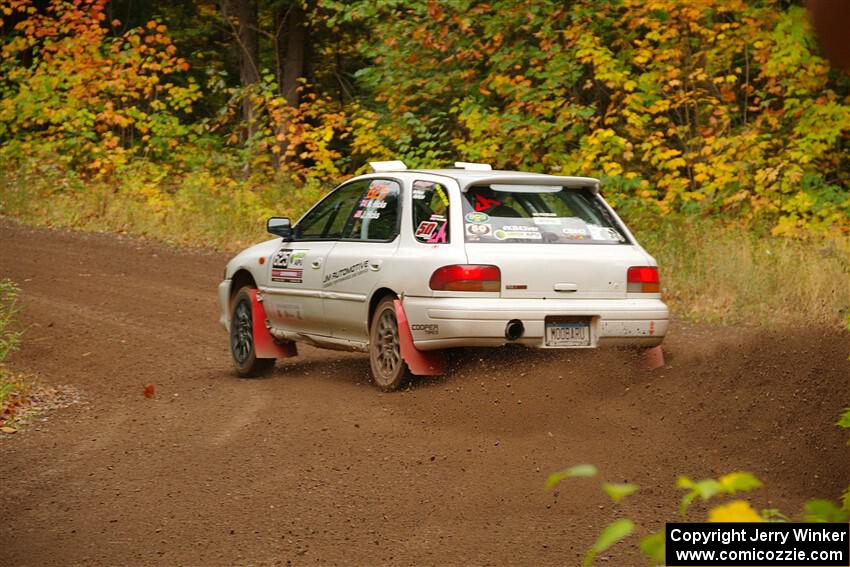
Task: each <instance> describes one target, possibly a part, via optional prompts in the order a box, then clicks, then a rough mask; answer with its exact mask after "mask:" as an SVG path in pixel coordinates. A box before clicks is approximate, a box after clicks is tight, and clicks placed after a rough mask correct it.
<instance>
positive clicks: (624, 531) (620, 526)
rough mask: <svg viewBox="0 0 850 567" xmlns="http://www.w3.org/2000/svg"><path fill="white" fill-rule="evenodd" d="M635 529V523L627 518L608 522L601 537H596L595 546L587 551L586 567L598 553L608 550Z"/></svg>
mask: <svg viewBox="0 0 850 567" xmlns="http://www.w3.org/2000/svg"><path fill="white" fill-rule="evenodd" d="M634 529H635V523H634V522H632V521H631V520H628V519H625V518H621V519H619V520H614V521H613V522H611V523H610V524H608V525H607V526H606V527H605V529H604V530H602V533H601V534H599V537H598V538H596V543H594V544H593V547H591V548H590V551H588V552H587V555H585V556H584V565H585V567H586V566H587V565H590V564H592V563H593V560H594V559H596V556H597V555H599V554H600V553H602V552H603V551H605V550H607V549H608V548H610V547H611V546H612V545H614V544H615V543H617V542H618V541H620V540H622V539H623V538H626V537H628V536H629V535H631V533H632V532H633V531H634Z"/></svg>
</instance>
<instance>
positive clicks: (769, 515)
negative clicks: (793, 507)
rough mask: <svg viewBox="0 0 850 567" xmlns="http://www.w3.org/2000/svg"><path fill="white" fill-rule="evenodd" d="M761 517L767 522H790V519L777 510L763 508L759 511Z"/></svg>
mask: <svg viewBox="0 0 850 567" xmlns="http://www.w3.org/2000/svg"><path fill="white" fill-rule="evenodd" d="M761 517H762V518H764V519H765V520H767V521H769V522H775V521H780V522H790V521H791V518H789V517H788V516H786V515H785V514H783V513H782V512H781V511H780V510H779V508H765V509H764V510H762V511H761Z"/></svg>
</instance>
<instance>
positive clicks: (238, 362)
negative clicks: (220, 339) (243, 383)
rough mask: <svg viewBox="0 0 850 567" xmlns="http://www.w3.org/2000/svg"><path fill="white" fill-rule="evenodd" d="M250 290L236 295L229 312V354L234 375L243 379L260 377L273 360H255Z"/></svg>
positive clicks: (241, 290) (271, 365) (247, 287)
mask: <svg viewBox="0 0 850 567" xmlns="http://www.w3.org/2000/svg"><path fill="white" fill-rule="evenodd" d="M251 289H252V288H251V287H249V286H245V287H243V288H241V289H240V290H239V291H238V292H237V293H236V297H234V298H233V306H232V308H231V311H230V354H231V356H232V358H233V367H234V368H235V369H236V374H238V375H239V376H242V377H243V378H251V377H255V376H261V375H263V374H266V373H268V372H269V371H270V370H271V369H272V368H274V359H273V358H257V353H256V350H255V349H254V321H253V317H252V315H251Z"/></svg>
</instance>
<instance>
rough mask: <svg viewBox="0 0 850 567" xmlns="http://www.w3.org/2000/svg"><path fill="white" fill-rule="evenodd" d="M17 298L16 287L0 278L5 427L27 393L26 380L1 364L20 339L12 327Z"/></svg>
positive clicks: (0, 411) (1, 419)
mask: <svg viewBox="0 0 850 567" xmlns="http://www.w3.org/2000/svg"><path fill="white" fill-rule="evenodd" d="M17 299H18V287H17V286H16V285H15V284H14V283H12V282H11V281H9V280H0V427H7V425H8V423H9V422H11V421H13V420H14V415H15V408H16V406H17V404H18V402H19V400H21V399H22V398H23V397H25V396H26V395H27V394H28V393H29V383H28V381H27V380H26V379H24V378H23V377H21V376H19V375H17V374H15V373H13V372H11V371H10V370H8V369H7V368H6V367H5V366H4V365H3V363H4V362H5V361H6V357H7V356H8V355H9V353H11V352H12V351H13V350H15V349H16V348H17V346H18V343H19V341H20V339H21V332H20V331H19V330H17V329H15V328H14V320H15V314H16V313H17V311H18V308H17Z"/></svg>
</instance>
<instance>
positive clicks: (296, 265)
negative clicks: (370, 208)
mask: <svg viewBox="0 0 850 567" xmlns="http://www.w3.org/2000/svg"><path fill="white" fill-rule="evenodd" d="M365 185H366V184H365V183H361V184H360V186H357V185H356V184H349V185H343V186H341V187H339V188H337V189H336V190H334V191H333V192H331V193H330V194H329V195H328V196H327V197H325V198H324V199H323V200H322V201H320V202H319V203H318V204H317V205H316V206H314V207H313V208H312V209H311V210H310V211H309V212H308V213H307V214H306V215H304V217H303V218H302V219H301V220H300V221H299V222H298V223H297V224H296V225H295V226H294V227H293V231H292V233H293V237H292V240H291V241H289V242H281V245H280V247H279V248H278V249H277V250H276V251H275V252H274V253H273V254H272V255H271V257H270V258H268V259H267V264H268V270H269V287H268V288H267V289H266V290H265V291H266V292H267V293H266V294H265V295H266V302H267V303H266V314H267V316H268V318H269V320H270V321H271V323H272V325H273V326H275V327H278V328H280V329H284V330H287V331H292V332H298V333H309V334H314V335H324V336H330V335H331V328H330V327H329V326H328V324H327V321H326V319H325V308H324V301H323V293H324V288H323V285H322V284H323V277H324V274H325V270H326V263H327V258H328V255H329V254H330V252H331V250H332V249H333V247H334V246H335V245H336V244H337V243H338V242H339V239H340V238H341V237H342V235H343V230H344V229H345V227H346V223H347V222H348V220H349V218H350V216H351V212H352V210H353V209H354V206H355V205H356V204H357V202H358V200H359V198H360V196H361V193H362V191H363V187H364V186H365Z"/></svg>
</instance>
